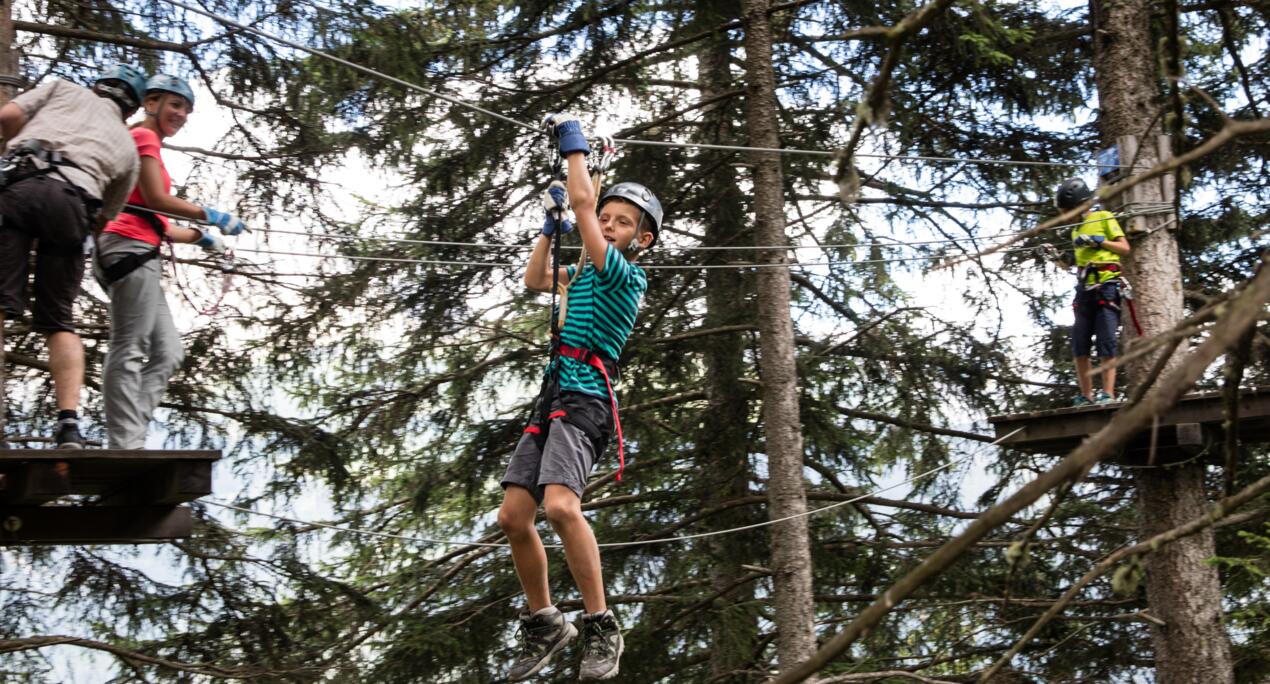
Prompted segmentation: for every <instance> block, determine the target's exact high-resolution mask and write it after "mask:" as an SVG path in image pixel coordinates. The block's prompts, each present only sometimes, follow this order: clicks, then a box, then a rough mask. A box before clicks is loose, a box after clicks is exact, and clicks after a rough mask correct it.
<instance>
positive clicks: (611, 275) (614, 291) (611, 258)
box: [557, 245, 648, 401]
mask: <svg viewBox="0 0 1270 684" xmlns="http://www.w3.org/2000/svg"><path fill="white" fill-rule="evenodd" d="M576 268H577V267H576V266H570V267H569V309H568V311H567V312H566V314H565V320H564V329H563V330H561V331H560V341H561V343H563V344H567V345H569V346H571V347H579V348H582V349H590V350H591V351H593V352H598V353H600V354H603V355H604V356H606V357H607V358H609V359H610V360H612V361H617V360H618V359H619V358H620V357H621V356H622V347H624V346H625V345H626V339H627V338H628V337H630V335H631V329H632V328H634V327H635V314H636V312H638V311H639V302H640V299H642V298H643V296H644V291H645V290H647V289H648V276H647V275H645V274H644V269H642V268H640V267H638V266H636V265H635V264H632V263H630V262H629V261H627V260H626V259H625V258H623V257H622V254H621V252H619V251H618V250H617V248H616V247H614V246H613V245H609V246H608V250H607V251H606V252H605V254H604V270H603V271H599V270H596V268H595V266H593V265H591V264H587V266H586V268H584V269H582V275H581V276H580V277H574V275H575V271H576ZM557 362H558V363H559V364H560V389H561V390H571V391H574V392H583V393H586V394H590V395H592V396H596V397H601V398H603V399H605V400H606V401H607V400H608V398H609V391H608V388H607V387H606V386H605V384H604V376H603V375H602V374H601V373H600V371H599V370H597V369H595V368H592V367H591V366H588V365H586V364H584V363H582V362H581V361H578V360H577V359H570V358H565V357H561V358H560V359H559V360H558V361H557Z"/></svg>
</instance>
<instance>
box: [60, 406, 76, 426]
mask: <svg viewBox="0 0 1270 684" xmlns="http://www.w3.org/2000/svg"><path fill="white" fill-rule="evenodd" d="M69 421H74V422H76V423H78V422H79V412H78V411H76V410H74V409H71V410H66V411H58V412H57V422H59V423H61V422H69Z"/></svg>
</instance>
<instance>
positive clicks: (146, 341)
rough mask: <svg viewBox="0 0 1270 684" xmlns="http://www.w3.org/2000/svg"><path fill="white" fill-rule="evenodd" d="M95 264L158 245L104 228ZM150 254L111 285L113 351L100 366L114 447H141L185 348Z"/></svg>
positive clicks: (158, 265)
mask: <svg viewBox="0 0 1270 684" xmlns="http://www.w3.org/2000/svg"><path fill="white" fill-rule="evenodd" d="M97 249H98V256H97V259H96V260H94V262H95V264H98V265H96V266H95V268H98V269H100V267H101V265H105V266H109V265H110V264H112V263H114V262H116V261H118V260H119V259H122V258H123V257H124V256H126V255H128V254H143V253H145V252H147V251H149V250H152V249H154V247H152V246H151V245H149V244H147V243H145V242H142V241H140V240H133V239H130V238H125V237H120V236H117V235H112V234H110V233H104V234H102V236H101V238H100V239H99V240H98V241H97ZM162 264H163V262H162V261H161V260H160V259H151V260H150V261H147V262H146V263H145V264H143V265H142V266H141V267H140V268H138V269H137V270H135V271H133V272H132V273H129V274H128V275H126V276H124V277H123V278H120V279H119V280H117V281H115V283H114V284H112V285H111V286H110V291H109V292H108V293H107V294H109V295H110V351H109V352H107V354H106V367H105V368H104V369H103V370H102V384H103V394H104V399H105V404H106V435H107V439H108V441H109V445H110V448H111V449H143V448H145V442H146V427H147V426H148V425H149V424H150V417H151V416H152V415H153V414H154V409H155V407H157V406H158V405H159V401H160V400H161V399H162V398H163V392H164V391H165V390H166V389H167V387H168V379H169V378H171V377H172V374H173V373H175V372H176V369H178V368H180V367H181V362H182V361H183V360H184V359H185V352H184V351H183V350H182V349H181V336H180V335H179V334H178V333H177V331H176V324H175V323H174V322H173V321H172V312H171V311H170V310H169V309H168V302H167V300H166V299H164V297H163V290H162V289H161V288H160V279H159V276H160V275H161V273H162V268H163V266H162Z"/></svg>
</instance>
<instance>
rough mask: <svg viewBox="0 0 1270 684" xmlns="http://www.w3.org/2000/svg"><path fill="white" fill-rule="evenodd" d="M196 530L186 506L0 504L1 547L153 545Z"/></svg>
mask: <svg viewBox="0 0 1270 684" xmlns="http://www.w3.org/2000/svg"><path fill="white" fill-rule="evenodd" d="M193 530H194V516H193V514H192V513H191V511H190V509H189V507H188V506H0V545H2V546H29V545H37V544H153V543H162V542H166V541H170V540H173V539H185V538H188V537H189V536H190V534H191V533H192V532H193Z"/></svg>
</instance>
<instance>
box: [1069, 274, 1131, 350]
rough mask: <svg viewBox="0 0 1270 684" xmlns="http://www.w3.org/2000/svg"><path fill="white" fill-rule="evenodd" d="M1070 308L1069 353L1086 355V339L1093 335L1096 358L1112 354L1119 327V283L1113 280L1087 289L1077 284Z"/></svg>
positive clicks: (1087, 347)
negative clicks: (1095, 344) (1095, 341)
mask: <svg viewBox="0 0 1270 684" xmlns="http://www.w3.org/2000/svg"><path fill="white" fill-rule="evenodd" d="M1072 309H1073V310H1074V311H1075V313H1076V322H1075V324H1073V325H1072V356H1089V351H1090V348H1091V346H1092V345H1091V343H1090V339H1091V338H1096V339H1097V341H1098V344H1097V348H1098V358H1100V359H1109V358H1112V357H1114V356H1115V355H1116V334H1117V331H1118V330H1119V328H1120V284H1119V283H1117V282H1116V281H1114V280H1113V281H1110V282H1106V283H1103V284H1102V285H1100V286H1099V287H1096V288H1093V289H1091V290H1086V289H1085V287H1084V286H1083V285H1078V286H1077V287H1076V297H1075V299H1073V300H1072Z"/></svg>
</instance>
